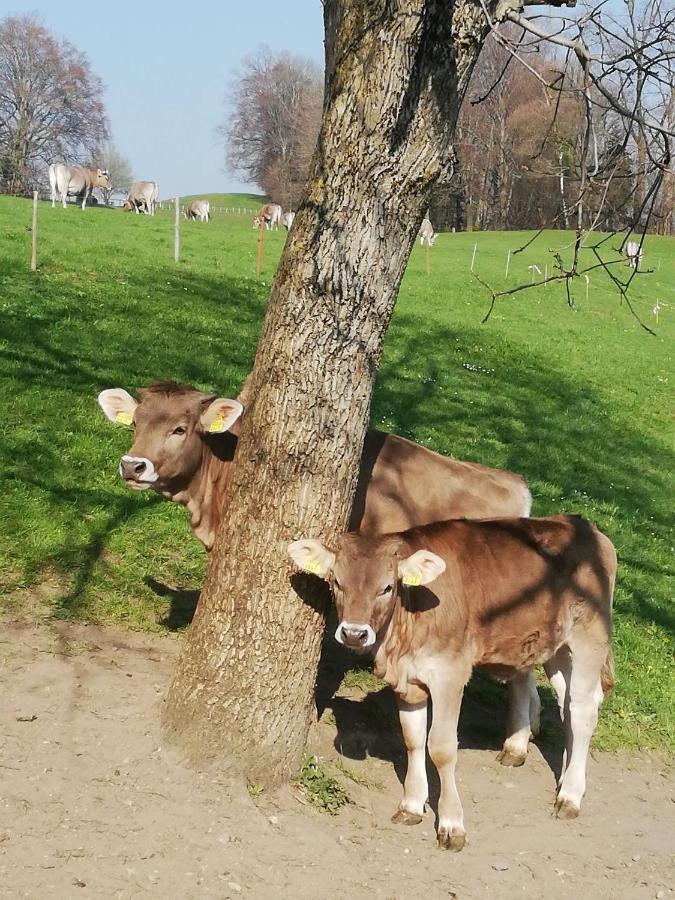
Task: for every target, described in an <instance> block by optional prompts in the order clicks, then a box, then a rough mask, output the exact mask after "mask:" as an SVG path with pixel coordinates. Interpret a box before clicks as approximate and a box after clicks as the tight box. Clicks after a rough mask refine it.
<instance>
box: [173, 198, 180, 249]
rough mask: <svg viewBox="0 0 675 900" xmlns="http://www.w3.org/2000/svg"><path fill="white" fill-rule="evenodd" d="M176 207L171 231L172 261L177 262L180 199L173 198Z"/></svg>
mask: <svg viewBox="0 0 675 900" xmlns="http://www.w3.org/2000/svg"><path fill="white" fill-rule="evenodd" d="M174 203H175V205H176V219H175V225H174V231H173V261H174V262H178V259H179V257H180V197H174Z"/></svg>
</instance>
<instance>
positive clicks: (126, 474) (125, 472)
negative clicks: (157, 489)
mask: <svg viewBox="0 0 675 900" xmlns="http://www.w3.org/2000/svg"><path fill="white" fill-rule="evenodd" d="M120 476H121V477H122V478H123V479H124V480H125V481H126V483H127V484H128V485H129V487H132V488H136V490H143V489H144V488H149V487H150V485H152V484H154V483H155V482H156V481H157V479H158V478H159V475H158V474H157V472H156V471H155V467H154V465H153V464H152V463H151V462H150V460H149V459H148V458H147V457H146V456H123V457H122V459H121V461H120Z"/></svg>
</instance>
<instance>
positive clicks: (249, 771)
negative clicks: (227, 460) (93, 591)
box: [165, 0, 485, 784]
mask: <svg viewBox="0 0 675 900" xmlns="http://www.w3.org/2000/svg"><path fill="white" fill-rule="evenodd" d="M324 9H325V25H326V52H327V66H326V99H325V105H324V116H323V124H322V128H321V133H320V136H319V142H318V147H317V151H316V154H315V156H314V159H313V163H312V172H311V174H310V178H309V181H308V184H307V188H306V191H305V195H304V199H303V202H302V203H301V205H300V209H299V210H298V214H297V217H296V220H295V224H294V228H293V231H292V232H291V236H290V238H289V240H288V242H287V244H286V248H285V250H284V253H283V256H282V258H281V261H280V264H279V268H278V271H277V275H276V278H275V282H274V286H273V289H272V293H271V297H270V301H269V307H268V311H267V315H266V319H265V323H264V327H263V332H262V336H261V339H260V343H259V346H258V351H257V355H256V359H255V364H254V368H253V375H252V391H251V396H252V398H253V399H252V402H251V404H250V406H249V407H248V408H247V411H246V415H245V416H244V419H243V423H242V429H241V436H240V440H239V448H238V452H237V455H236V459H235V462H234V465H233V471H232V480H231V495H230V498H229V503H228V505H227V509H226V512H225V515H224V516H223V519H222V523H221V527H220V530H219V533H218V536H217V539H216V544H215V547H214V549H213V551H212V553H211V558H210V565H209V571H208V574H207V577H206V581H205V584H204V590H203V592H202V596H201V600H200V603H199V606H198V609H197V613H196V616H195V619H194V622H193V624H192V627H191V629H190V632H189V635H188V637H187V639H186V643H185V646H184V649H183V652H182V654H181V657H180V660H179V663H178V667H177V671H176V674H175V677H174V680H173V683H172V686H171V689H170V693H169V698H168V703H167V707H166V714H165V725H166V727H167V729H168V732H169V734H170V736H171V737H172V738H173V739H174V740H175V741H176V742H177V743H178V744H179V745H180V746H181V747H182V748H184V749H185V750H187V751H188V753H189V754H190V755H192V756H193V757H194V758H197V759H199V760H203V759H206V758H209V757H214V756H217V757H219V758H223V757H226V758H228V759H229V761H231V762H233V763H234V764H235V765H236V766H237V768H238V769H239V770H240V771H242V772H243V774H245V775H246V777H247V778H248V779H249V781H250V782H253V783H259V784H271V783H276V782H279V781H281V780H283V779H285V778H287V777H288V776H289V775H290V774H291V773H292V772H293V771H294V770H295V769H296V767H297V766H298V764H299V761H300V758H301V755H302V751H303V749H304V744H305V740H306V736H307V730H308V728H309V725H310V722H311V719H312V715H313V709H314V706H313V696H314V687H315V679H316V671H317V665H318V660H319V652H320V646H321V638H322V632H323V625H324V615H325V611H326V606H327V602H328V595H327V591H326V589H325V587H324V585H323V582H319V581H318V579H315V578H314V577H313V576H309V575H300V576H292V569H291V565H290V563H289V560H288V558H287V555H286V545H287V544H288V542H289V541H291V540H294V539H295V538H299V537H301V536H305V535H307V536H321V537H322V538H323V539H325V540H326V541H328V542H329V543H330V542H331V541H332V540H333V539H334V538H335V536H336V535H338V534H339V533H340V532H342V531H343V530H344V529H345V527H346V525H347V521H348V517H349V512H350V506H351V501H352V496H353V492H354V489H355V485H356V477H357V472H358V464H359V458H360V454H361V448H362V444H363V439H364V435H365V431H366V428H367V426H368V419H369V412H370V398H371V392H372V388H373V382H374V379H375V374H376V371H377V367H378V364H379V361H380V355H381V351H382V344H383V340H384V335H385V332H386V330H387V326H388V323H389V319H390V317H391V314H392V311H393V308H394V303H395V301H396V296H397V293H398V288H399V285H400V282H401V278H402V276H403V273H404V270H405V267H406V263H407V261H408V257H409V254H410V251H411V248H412V245H413V243H414V240H415V236H416V234H417V231H418V229H419V225H420V223H421V220H422V218H423V215H424V212H425V210H426V209H427V206H428V204H429V198H430V194H431V190H432V188H433V186H434V184H435V183H436V182H437V180H438V179H439V177H441V176H445V175H446V174H447V173H448V171H449V170H450V169H451V168H452V166H453V160H454V153H453V149H452V136H453V133H454V126H455V122H456V119H457V114H458V111H459V105H460V100H461V97H462V95H463V93H464V90H465V89H466V85H467V81H468V78H469V75H470V72H471V69H472V67H473V64H474V62H475V60H476V57H477V55H478V51H479V49H480V46H481V43H482V40H483V39H484V36H485V35H484V25H483V21H484V18H483V14H482V12H481V7H480V5H479V4H478V3H473V2H472V3H467V2H464V3H457V4H454V5H453V4H452V3H450V2H447V0H401V2H398V3H396V4H391V3H388V2H385V0H379V2H375V3H373V2H372V0H325V2H324ZM301 598H302V599H301Z"/></svg>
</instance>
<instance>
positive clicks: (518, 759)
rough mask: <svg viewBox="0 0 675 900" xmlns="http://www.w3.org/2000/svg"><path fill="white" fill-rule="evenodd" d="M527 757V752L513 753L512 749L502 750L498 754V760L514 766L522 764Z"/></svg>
mask: <svg viewBox="0 0 675 900" xmlns="http://www.w3.org/2000/svg"><path fill="white" fill-rule="evenodd" d="M526 759H527V753H511V751H510V750H501V751H500V752H499V753H498V754H497V760H498V761H499V762H500V763H501V764H502V765H503V766H513V768H517V767H518V766H522V765H523V764H524V763H525V760H526Z"/></svg>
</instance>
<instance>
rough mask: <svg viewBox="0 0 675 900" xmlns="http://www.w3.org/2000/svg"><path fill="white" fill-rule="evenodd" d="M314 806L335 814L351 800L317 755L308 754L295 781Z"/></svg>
mask: <svg viewBox="0 0 675 900" xmlns="http://www.w3.org/2000/svg"><path fill="white" fill-rule="evenodd" d="M295 783H296V784H297V785H298V787H299V788H300V789H301V790H302V792H303V794H304V795H305V797H307V799H308V800H309V802H310V803H311V804H312V805H313V806H317V807H318V808H319V809H323V810H325V812H327V813H330V815H331V816H334V815H335V814H336V813H337V811H338V810H339V809H340V807H341V806H346V805H347V803H349V802H350V799H349V794H348V793H347V791H345V790H344V788H342V787H341V786H340V784H339V783H338V782H337V781H336V780H335V778H333V776H332V775H329V774H328V772H326V770H325V769H324V767H323V766H322V765H321V763H320V762H319V758H318V757H317V756H313V755H312V754H306V756H305V758H304V760H303V763H302V768H301V769H300V774H299V776H298V778H297V780H296V782H295Z"/></svg>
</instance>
